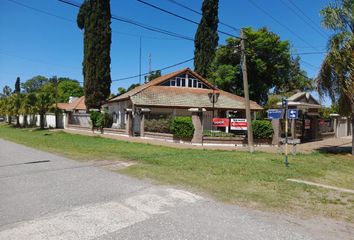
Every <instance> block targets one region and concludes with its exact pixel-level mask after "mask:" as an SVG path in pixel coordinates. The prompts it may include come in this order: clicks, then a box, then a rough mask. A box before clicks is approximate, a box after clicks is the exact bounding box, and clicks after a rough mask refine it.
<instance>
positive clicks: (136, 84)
mask: <svg viewBox="0 0 354 240" xmlns="http://www.w3.org/2000/svg"><path fill="white" fill-rule="evenodd" d="M139 86H140V84H139V83H133V84H132V85H130V86H129V87H128V89H127V92H129V91H130V90H133V89H134V88H136V87H139Z"/></svg>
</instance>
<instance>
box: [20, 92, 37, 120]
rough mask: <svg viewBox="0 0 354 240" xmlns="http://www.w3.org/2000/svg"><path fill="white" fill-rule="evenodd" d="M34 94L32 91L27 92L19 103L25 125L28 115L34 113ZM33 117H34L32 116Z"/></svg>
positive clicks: (35, 99)
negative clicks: (20, 103)
mask: <svg viewBox="0 0 354 240" xmlns="http://www.w3.org/2000/svg"><path fill="white" fill-rule="evenodd" d="M36 101H37V98H36V95H35V94H34V93H28V94H26V95H25V96H24V98H23V101H22V105H21V114H23V124H24V127H27V124H28V117H27V116H28V115H34V114H35V113H36V110H37V109H36ZM33 119H34V117H33Z"/></svg>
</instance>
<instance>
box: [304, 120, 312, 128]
mask: <svg viewBox="0 0 354 240" xmlns="http://www.w3.org/2000/svg"><path fill="white" fill-rule="evenodd" d="M310 128H311V120H310V119H305V129H310Z"/></svg>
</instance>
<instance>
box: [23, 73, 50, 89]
mask: <svg viewBox="0 0 354 240" xmlns="http://www.w3.org/2000/svg"><path fill="white" fill-rule="evenodd" d="M48 81H49V79H48V78H46V77H44V76H40V75H38V76H35V77H33V78H31V79H28V80H27V81H26V82H24V83H22V84H21V86H22V88H23V90H24V92H26V93H34V92H38V91H39V90H40V89H41V88H42V87H43V85H45V84H46V83H47V82H48Z"/></svg>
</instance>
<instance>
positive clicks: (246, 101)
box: [241, 29, 254, 153]
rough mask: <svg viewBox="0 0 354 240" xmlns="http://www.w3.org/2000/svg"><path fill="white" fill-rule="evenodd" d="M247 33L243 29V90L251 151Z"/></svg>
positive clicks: (252, 147)
mask: <svg viewBox="0 0 354 240" xmlns="http://www.w3.org/2000/svg"><path fill="white" fill-rule="evenodd" d="M245 38H246V37H245V35H244V32H243V29H241V55H242V77H243V91H244V95H245V108H246V119H247V140H248V147H249V150H250V152H251V153H253V152H254V145H253V131H252V125H251V106H250V96H249V90H248V79H247V61H246V52H245V50H246V46H245Z"/></svg>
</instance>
